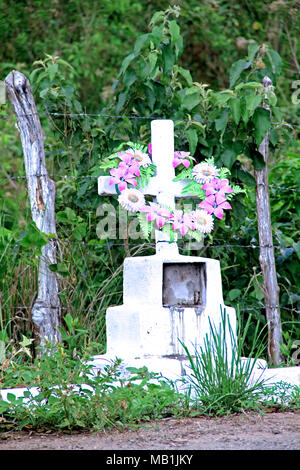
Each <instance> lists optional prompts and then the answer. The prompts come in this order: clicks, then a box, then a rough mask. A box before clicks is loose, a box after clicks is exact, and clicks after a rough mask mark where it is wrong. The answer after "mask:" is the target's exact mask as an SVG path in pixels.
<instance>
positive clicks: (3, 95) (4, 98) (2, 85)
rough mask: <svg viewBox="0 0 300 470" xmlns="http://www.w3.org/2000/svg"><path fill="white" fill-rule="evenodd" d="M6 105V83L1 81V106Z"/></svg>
mask: <svg viewBox="0 0 300 470" xmlns="http://www.w3.org/2000/svg"><path fill="white" fill-rule="evenodd" d="M5 103H6V93H5V83H4V82H3V81H2V80H0V104H5Z"/></svg>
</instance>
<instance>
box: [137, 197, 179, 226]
mask: <svg viewBox="0 0 300 470" xmlns="http://www.w3.org/2000/svg"><path fill="white" fill-rule="evenodd" d="M141 212H147V217H146V220H147V222H150V221H152V220H155V222H156V224H157V227H158V228H161V227H162V226H163V225H164V224H165V223H166V222H167V221H168V220H169V219H170V218H171V217H172V214H171V212H170V211H169V210H168V209H165V208H163V207H161V206H160V205H159V204H156V203H155V202H150V203H149V206H145V207H144V208H143V209H142V210H141Z"/></svg>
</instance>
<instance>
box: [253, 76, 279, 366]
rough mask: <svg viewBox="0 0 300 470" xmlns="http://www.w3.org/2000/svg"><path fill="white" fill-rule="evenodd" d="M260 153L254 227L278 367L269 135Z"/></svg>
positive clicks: (274, 361)
mask: <svg viewBox="0 0 300 470" xmlns="http://www.w3.org/2000/svg"><path fill="white" fill-rule="evenodd" d="M271 85H272V81H271V80H270V79H269V77H265V78H264V79H263V86H264V87H265V91H267V89H268V87H270V86H271ZM263 107H264V108H265V109H267V110H269V111H270V108H269V107H268V106H267V105H266V104H263ZM270 112H271V111H270ZM259 152H260V153H261V154H262V155H263V157H264V161H265V166H264V168H263V169H262V170H255V172H254V173H255V180H256V209H257V225H258V235H259V244H260V254H259V262H260V266H261V270H262V276H263V291H264V297H265V306H266V318H267V325H268V357H269V361H270V363H271V364H274V365H278V364H279V363H280V362H282V360H283V359H282V356H281V353H280V344H281V342H282V330H281V320H280V307H279V287H278V284H277V275H276V265H275V256H274V246H273V237H272V225H271V209H270V198H269V189H268V159H269V131H268V132H267V134H266V136H265V137H264V139H263V141H262V143H261V144H260V146H259Z"/></svg>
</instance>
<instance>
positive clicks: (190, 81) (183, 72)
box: [178, 67, 193, 86]
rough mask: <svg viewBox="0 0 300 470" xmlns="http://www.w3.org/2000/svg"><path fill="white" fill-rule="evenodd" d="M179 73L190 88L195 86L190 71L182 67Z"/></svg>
mask: <svg viewBox="0 0 300 470" xmlns="http://www.w3.org/2000/svg"><path fill="white" fill-rule="evenodd" d="M178 72H179V73H180V75H182V76H183V78H184V79H185V80H186V81H187V84H188V85H189V86H192V85H193V79H192V76H191V73H190V71H189V70H187V69H184V68H182V67H178Z"/></svg>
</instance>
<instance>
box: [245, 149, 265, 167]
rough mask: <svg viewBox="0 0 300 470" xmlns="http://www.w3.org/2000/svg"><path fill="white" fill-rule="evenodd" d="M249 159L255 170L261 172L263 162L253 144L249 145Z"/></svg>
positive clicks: (263, 165) (261, 156)
mask: <svg viewBox="0 0 300 470" xmlns="http://www.w3.org/2000/svg"><path fill="white" fill-rule="evenodd" d="M249 151H250V158H251V159H252V161H253V166H254V168H255V170H263V169H264V167H265V161H264V157H263V155H262V154H261V153H260V152H259V150H257V148H256V145H255V144H250V145H249Z"/></svg>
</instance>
